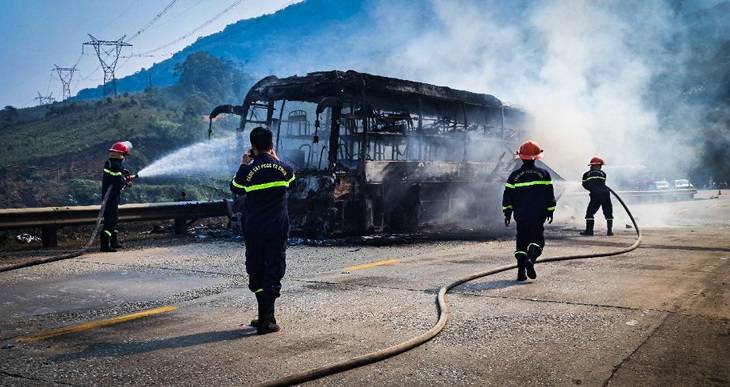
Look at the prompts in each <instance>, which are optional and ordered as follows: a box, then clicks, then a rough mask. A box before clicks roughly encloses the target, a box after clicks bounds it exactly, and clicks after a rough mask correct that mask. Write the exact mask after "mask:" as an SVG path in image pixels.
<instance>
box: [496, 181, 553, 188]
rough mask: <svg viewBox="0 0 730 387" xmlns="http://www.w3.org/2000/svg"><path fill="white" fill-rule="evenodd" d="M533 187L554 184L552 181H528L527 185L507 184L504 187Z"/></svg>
mask: <svg viewBox="0 0 730 387" xmlns="http://www.w3.org/2000/svg"><path fill="white" fill-rule="evenodd" d="M533 185H553V182H552V181H551V180H535V181H528V182H525V183H515V184H510V183H507V184H505V185H504V186H505V187H507V188H519V187H529V186H533Z"/></svg>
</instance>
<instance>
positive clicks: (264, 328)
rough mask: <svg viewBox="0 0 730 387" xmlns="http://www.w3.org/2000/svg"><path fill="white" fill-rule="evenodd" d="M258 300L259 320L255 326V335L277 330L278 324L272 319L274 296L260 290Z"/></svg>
mask: <svg viewBox="0 0 730 387" xmlns="http://www.w3.org/2000/svg"><path fill="white" fill-rule="evenodd" d="M258 300H259V322H258V326H257V327H256V334H257V335H265V334H267V333H273V332H278V331H279V329H280V328H279V326H278V325H277V324H275V323H274V322H273V321H272V319H273V318H274V302H275V301H276V296H275V295H274V294H271V293H268V292H262V294H261V297H260V298H259V299H258Z"/></svg>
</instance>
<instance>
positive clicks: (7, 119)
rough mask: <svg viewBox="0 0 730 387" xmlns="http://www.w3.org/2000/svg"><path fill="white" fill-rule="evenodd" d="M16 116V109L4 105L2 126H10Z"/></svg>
mask: <svg viewBox="0 0 730 387" xmlns="http://www.w3.org/2000/svg"><path fill="white" fill-rule="evenodd" d="M16 118H18V109H17V108H15V107H13V106H10V105H8V106H5V109H3V128H7V127H10V126H12V125H13V122H15V119H16Z"/></svg>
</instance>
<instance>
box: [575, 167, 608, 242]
mask: <svg viewBox="0 0 730 387" xmlns="http://www.w3.org/2000/svg"><path fill="white" fill-rule="evenodd" d="M604 165H605V163H604V162H603V159H602V158H600V157H598V156H595V157H593V158H592V159H591V161H590V163H589V164H588V166H589V167H591V168H590V169H589V170H588V172H586V173H584V174H583V188H585V189H587V190H588V191H589V192H590V198H591V200H590V202H589V203H588V209H586V229H585V230H583V231H581V232H580V234H581V235H586V236H590V235H593V226H594V225H595V223H596V220H595V218H594V217H593V215H595V214H596V212H598V208H599V207H600V208H603V216H604V217H605V218H606V228H607V229H608V230H607V231H606V235H608V236H611V235H613V204H612V203H611V192H610V191H609V190H608V187H607V186H606V172H604V171H602V170H601V167H603V166H604Z"/></svg>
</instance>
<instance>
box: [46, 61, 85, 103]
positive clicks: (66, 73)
mask: <svg viewBox="0 0 730 387" xmlns="http://www.w3.org/2000/svg"><path fill="white" fill-rule="evenodd" d="M54 66H56V68H55V70H56V71H57V72H58V78H59V79H60V80H61V83H62V84H63V98H62V99H61V100H62V101H65V100H66V98H69V97H71V86H70V85H71V78H73V76H74V71H79V70H77V69H76V66H74V67H71V68H68V67H58V65H55V64H54ZM51 71H53V70H51Z"/></svg>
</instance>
